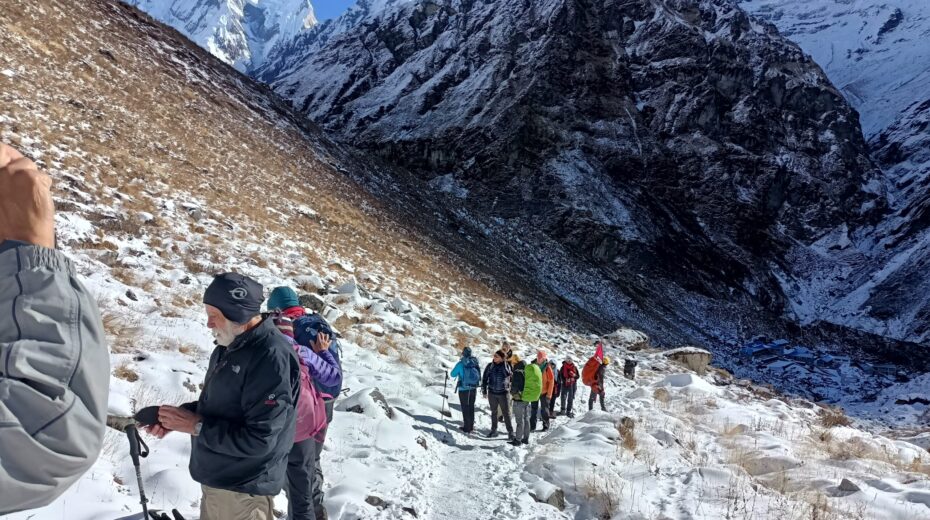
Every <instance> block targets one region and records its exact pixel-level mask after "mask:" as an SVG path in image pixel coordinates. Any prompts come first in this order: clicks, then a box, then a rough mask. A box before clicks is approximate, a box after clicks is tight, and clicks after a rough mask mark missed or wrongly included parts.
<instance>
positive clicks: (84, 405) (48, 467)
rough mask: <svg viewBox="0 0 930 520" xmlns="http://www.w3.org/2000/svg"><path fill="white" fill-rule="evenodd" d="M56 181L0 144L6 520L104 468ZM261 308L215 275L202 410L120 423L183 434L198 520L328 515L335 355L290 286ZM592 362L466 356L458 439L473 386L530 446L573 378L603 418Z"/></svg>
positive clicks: (80, 289) (93, 356) (83, 309)
mask: <svg viewBox="0 0 930 520" xmlns="http://www.w3.org/2000/svg"><path fill="white" fill-rule="evenodd" d="M51 184H52V183H51V179H50V178H49V177H48V175H46V174H44V173H42V172H40V171H39V169H38V167H37V166H36V164H35V163H34V162H33V161H31V160H29V159H28V158H26V157H24V156H23V155H22V154H20V153H19V152H18V151H17V150H15V149H13V148H12V147H9V146H7V145H5V144H2V143H0V515H4V514H7V513H13V512H18V511H24V510H27V509H34V508H38V507H42V506H45V505H48V504H50V503H51V502H52V501H54V500H55V499H56V498H58V497H59V496H60V495H61V494H62V493H63V492H64V491H65V490H67V489H68V488H69V487H70V486H71V485H73V484H74V483H75V482H76V481H77V480H78V479H79V478H80V477H81V475H83V474H84V473H85V472H86V471H87V470H88V469H89V468H90V466H91V465H92V464H93V463H94V461H95V460H96V459H97V457H98V455H99V453H100V450H101V446H102V442H103V438H104V428H105V425H106V424H108V417H107V399H108V395H109V379H110V363H109V352H108V349H107V345H106V341H105V339H104V326H103V321H102V320H101V317H100V311H99V310H98V308H97V304H96V300H95V298H94V297H93V295H92V294H91V293H90V292H89V291H88V290H87V289H86V288H85V287H84V285H83V284H82V283H81V281H80V280H79V279H78V277H77V274H76V271H75V267H74V265H73V264H72V262H71V260H69V259H68V258H67V257H66V256H65V255H64V254H62V253H61V252H60V251H58V250H57V249H56V241H55V207H54V203H53V201H52V196H51ZM264 300H265V297H264V287H262V285H261V284H260V283H258V282H257V281H255V280H253V279H251V278H249V277H247V276H244V275H242V274H238V273H224V274H220V275H217V276H215V277H214V278H213V280H212V281H211V283H210V284H209V286H208V287H207V288H206V290H205V291H204V295H203V304H204V311H205V314H206V318H207V319H206V324H207V327H208V328H209V329H210V331H211V332H212V335H213V337H214V339H215V348H214V350H213V352H212V355H211V356H210V361H209V365H208V368H207V372H206V375H205V378H204V382H203V384H202V386H201V391H200V395H199V398H198V399H197V400H196V401H192V402H188V403H163V404H157V403H146V404H149V405H151V406H147V407H146V408H144V409H143V410H139V412H138V413H137V414H136V415H135V417H134V418H125V419H127V420H129V421H134V423H133V424H132V428H133V429H135V427H136V425H138V426H139V427H143V428H144V429H145V430H146V431H147V432H148V433H149V434H151V435H154V436H156V437H159V438H161V437H164V436H165V435H168V434H170V433H171V432H177V433H182V434H186V435H189V436H190V440H191V455H190V463H189V469H190V474H191V477H192V478H193V479H194V480H195V481H197V482H198V483H200V484H201V488H202V489H201V493H202V498H201V502H200V519H201V520H235V519H250V520H272V519H273V518H274V513H273V509H272V506H273V499H274V497H275V496H277V495H278V494H279V493H280V492H281V491H282V490H284V491H285V492H286V493H287V497H288V516H287V518H288V519H289V520H320V519H325V518H326V517H327V513H326V509H325V508H324V507H323V498H324V497H323V471H322V468H321V465H320V453H321V451H322V449H323V445H324V442H325V439H326V432H327V429H328V426H329V423H330V422H331V421H332V419H333V401H334V399H335V398H336V397H337V396H338V395H339V394H340V393H341V390H342V381H343V371H342V365H341V363H340V349H339V343H338V341H337V340H336V339H335V336H334V334H333V330H332V329H331V327H330V326H329V325H328V324H327V323H326V320H324V319H323V317H322V316H320V315H319V314H316V313H312V312H308V311H307V310H306V309H305V308H304V307H303V306H302V305H301V304H300V300H299V298H298V295H297V293H296V292H295V291H294V289H292V288H290V287H286V286H282V287H277V288H275V289H274V290H273V291H271V294H270V297H269V299H268V302H267V305H265V312H262V306H263V304H264ZM598 353H599V355H597V356H595V357H593V358H592V359H591V360H589V361H588V363H587V364H586V365H585V366H584V368H583V369H582V371H581V373H579V371H578V369H577V367H576V366H575V365H574V363H573V362H572V360H571V359H569V358H566V359H565V360H563V362H562V365H561V367H558V368H557V364H556V363H555V362H552V361H549V360H548V359H547V355H546V353H545V352H543V351H540V352H538V353H537V354H536V361H534V362H531V363H529V364H527V363H526V362H525V361H523V360H521V359H520V357H519V356H518V355H517V354H516V353H515V352H513V350H512V349H511V346H510V344H509V343H505V344H504V345H503V348H502V349H501V350H499V351H497V352H495V353H494V356H493V359H492V361H491V362H490V363H488V364H487V366H485V368H484V371H483V373H482V371H481V369H480V365H479V363H478V360H477V359H476V358H475V357H474V356H473V355H472V352H471V349H468V348H466V349H465V350H464V352H463V353H462V357H461V360H459V362H458V363H457V364H456V366H455V368H453V370H452V376H453V377H455V378H456V379H458V388H457V390H458V393H459V398H460V401H461V404H462V414H463V418H464V424H463V425H462V430H463V431H465V432H468V433H470V432H471V431H472V430H473V429H474V419H475V402H476V399H477V391H478V389H479V388H480V390H481V394H482V396H483V397H486V398H487V399H488V401H489V404H490V407H491V411H492V414H491V418H492V426H491V431H490V435H491V436H495V435H497V428H498V423H499V422H503V423H504V424H505V426H506V428H507V433H508V438H509V439H510V441H511V442H512V443H513V444H521V443H522V444H527V443H528V442H529V435H530V432H531V431H534V430H535V429H536V424H537V419H538V418H539V419H541V422H542V427H543V430H546V429H548V428H549V425H550V419H551V418H553V417H555V416H556V414H555V402H556V398H560V403H561V406H560V407H559V414H567V415H569V416H572V414H573V403H574V399H575V394H576V387H577V382H578V380H579V379H582V381H583V383H584V384H586V385H588V386H590V387H591V398H590V399H589V401H588V409H589V410H590V409H591V408H592V407H593V406H594V402H595V401H596V400H597V398H598V397H600V401H601V409H604V408H605V404H604V369H605V367H606V366H607V365H608V364H609V363H610V360H609V359H607V358H606V357H604V356H603V355H602V349H601V347H600V345H599V347H598ZM146 410H148V412H149V413H145V414H143V413H142V412H144V411H146ZM511 416H513V420H514V423H515V426H514V424H512V423H511ZM143 417H145V419H143ZM126 431H127V432H128V431H129V430H128V429H127V430H126ZM136 435H138V433H136ZM130 442H131V443H132V441H130ZM130 455H131V456H133V457H135V455H133V449H132V448H130ZM134 465H136V469H137V471H138V464H137V462H136V460H134ZM141 491H142V490H141V477H140V494H141ZM141 502H142V505H143V508H145V502H146V500H145V497H144V495H142V497H141ZM177 516H178V515H176V517H177Z"/></svg>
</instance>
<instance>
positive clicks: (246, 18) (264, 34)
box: [123, 0, 317, 72]
mask: <svg viewBox="0 0 930 520" xmlns="http://www.w3.org/2000/svg"><path fill="white" fill-rule="evenodd" d="M123 1H124V2H125V3H127V4H130V5H133V6H136V7H138V8H139V9H141V10H143V11H145V12H146V13H148V14H149V15H151V16H152V17H153V18H155V19H157V20H159V21H160V22H162V23H164V24H166V25H170V26H171V27H173V28H175V29H177V30H178V31H180V32H181V33H182V34H184V35H185V36H187V37H188V38H190V39H191V40H192V41H193V42H194V43H196V44H197V45H199V46H201V47H203V48H204V49H207V50H208V51H210V53H211V54H213V55H214V56H216V57H217V58H219V59H220V60H222V61H224V62H226V63H228V64H229V65H232V66H234V67H235V68H236V69H238V70H239V71H241V72H250V71H252V70H253V69H255V68H258V67H259V66H261V65H262V64H263V63H264V61H265V59H266V57H267V56H268V54H269V53H270V52H272V51H273V49H275V47H276V46H278V45H279V44H283V43H285V42H290V41H292V40H293V39H294V38H295V37H296V36H297V35H298V34H300V33H301V32H304V31H306V30H307V29H309V28H311V27H313V26H314V25H316V23H317V22H316V18H315V17H314V15H313V6H312V5H311V4H310V1H309V0H123Z"/></svg>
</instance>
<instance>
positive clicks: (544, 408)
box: [530, 350, 555, 431]
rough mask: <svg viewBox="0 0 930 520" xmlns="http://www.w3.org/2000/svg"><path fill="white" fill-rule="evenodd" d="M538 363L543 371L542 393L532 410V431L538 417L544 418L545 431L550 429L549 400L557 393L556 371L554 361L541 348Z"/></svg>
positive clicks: (537, 354)
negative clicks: (551, 361)
mask: <svg viewBox="0 0 930 520" xmlns="http://www.w3.org/2000/svg"><path fill="white" fill-rule="evenodd" d="M536 365H537V366H539V371H540V372H542V393H540V394H539V400H538V401H535V402H534V403H533V405H532V410H531V412H530V431H533V430H535V429H536V419H537V414H538V417H540V418H541V419H542V425H543V428H542V429H543V431H546V430H548V429H549V400H550V399H552V396H553V395H554V394H555V372H554V371H553V367H552V363H550V362H549V359H548V358H547V357H546V353H545V352H543V351H542V350H540V351H539V352H537V353H536Z"/></svg>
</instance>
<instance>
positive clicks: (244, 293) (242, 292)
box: [203, 273, 265, 323]
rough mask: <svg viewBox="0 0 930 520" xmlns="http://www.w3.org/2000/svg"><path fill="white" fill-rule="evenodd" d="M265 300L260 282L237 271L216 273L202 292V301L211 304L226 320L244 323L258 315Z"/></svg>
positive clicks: (263, 289)
mask: <svg viewBox="0 0 930 520" xmlns="http://www.w3.org/2000/svg"><path fill="white" fill-rule="evenodd" d="M263 301H265V288H264V287H262V284H260V283H258V282H256V281H255V280H253V279H251V278H249V277H248V276H242V275H241V274H238V273H223V274H219V275H216V277H214V278H213V282H212V283H211V284H210V286H209V287H207V290H206V292H204V294H203V303H205V304H207V305H212V306H214V307H216V308H217V309H219V310H220V312H222V313H223V316H225V317H226V319H227V320H229V321H232V322H235V323H245V322H247V321H249V320H251V319H252V318H254V317H256V316H258V315H259V314H260V313H261V310H262V302H263Z"/></svg>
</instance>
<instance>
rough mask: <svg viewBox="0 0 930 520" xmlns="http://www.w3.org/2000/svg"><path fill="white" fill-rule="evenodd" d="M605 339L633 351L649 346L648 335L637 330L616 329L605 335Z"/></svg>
mask: <svg viewBox="0 0 930 520" xmlns="http://www.w3.org/2000/svg"><path fill="white" fill-rule="evenodd" d="M605 339H607V340H608V341H609V342H610V343H613V344H615V345H617V346H620V347H624V348H626V349H627V350H634V351H635V350H643V349H646V348H649V336H647V335H646V334H644V333H642V332H640V331H638V330H632V329H617V330H616V331H614V332H611V333H610V334H608V335H607V336H605Z"/></svg>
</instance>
